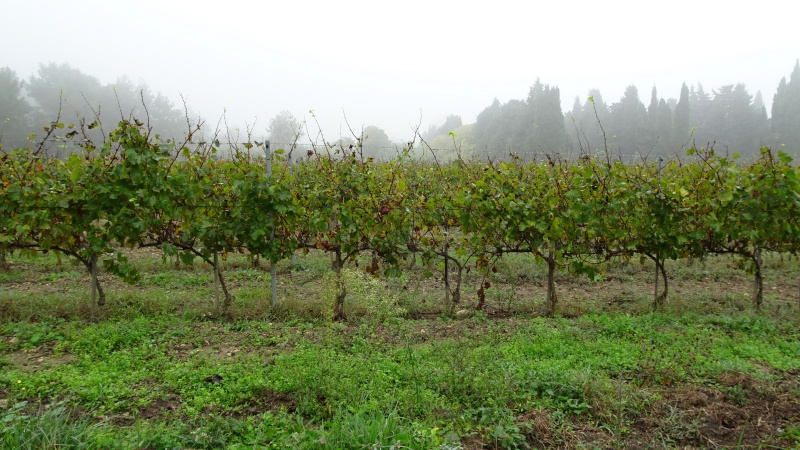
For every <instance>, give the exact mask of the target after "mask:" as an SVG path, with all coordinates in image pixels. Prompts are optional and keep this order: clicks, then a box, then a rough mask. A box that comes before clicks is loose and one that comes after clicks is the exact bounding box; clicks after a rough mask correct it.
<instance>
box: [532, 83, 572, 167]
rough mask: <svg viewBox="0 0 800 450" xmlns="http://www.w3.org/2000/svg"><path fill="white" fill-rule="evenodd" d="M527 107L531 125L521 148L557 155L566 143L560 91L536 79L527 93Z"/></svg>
mask: <svg viewBox="0 0 800 450" xmlns="http://www.w3.org/2000/svg"><path fill="white" fill-rule="evenodd" d="M527 106H528V108H530V110H531V112H530V113H529V115H528V116H529V117H530V119H532V124H530V125H529V129H528V133H527V134H528V136H527V138H526V140H525V142H524V143H523V148H524V149H525V150H528V151H534V152H544V153H559V152H562V151H563V150H564V149H565V147H566V143H567V134H566V131H565V129H564V114H563V113H562V111H561V91H560V90H559V88H558V87H556V86H553V87H551V86H550V85H545V84H542V82H541V81H540V80H539V79H538V78H537V79H536V82H535V83H534V84H533V86H532V87H531V89H530V92H529V93H528V101H527Z"/></svg>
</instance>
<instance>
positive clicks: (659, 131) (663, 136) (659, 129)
mask: <svg viewBox="0 0 800 450" xmlns="http://www.w3.org/2000/svg"><path fill="white" fill-rule="evenodd" d="M647 118H648V124H647V126H648V131H649V134H650V137H649V139H648V141H647V142H646V144H645V145H647V147H648V148H651V149H652V150H653V151H654V152H655V153H656V154H658V155H670V154H671V153H672V109H671V108H670V107H669V105H668V104H667V101H666V100H664V99H663V98H662V99H659V98H658V91H657V90H656V87H655V86H653V91H652V94H651V96H650V106H649V107H648V108H647Z"/></svg>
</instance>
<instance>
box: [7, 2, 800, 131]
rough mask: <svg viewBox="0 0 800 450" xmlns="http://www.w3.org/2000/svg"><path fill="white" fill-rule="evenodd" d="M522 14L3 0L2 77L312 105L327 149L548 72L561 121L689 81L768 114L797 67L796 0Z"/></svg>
mask: <svg viewBox="0 0 800 450" xmlns="http://www.w3.org/2000/svg"><path fill="white" fill-rule="evenodd" d="M521 3H523V2H519V1H505V0H500V1H494V2H474V3H471V2H463V1H459V2H456V1H437V2H431V1H430V0H426V1H421V0H404V1H395V2H391V3H390V2H375V1H346V0H340V1H336V2H332V1H330V0H328V1H308V0H305V1H304V0H293V1H284V2H280V3H279V2H274V1H264V2H255V1H244V0H229V1H226V2H219V1H207V0H194V1H191V2H189V1H183V0H180V1H179V0H161V1H155V0H137V1H135V2H133V1H122V0H116V1H90V0H75V1H72V2H64V1H63V0H60V1H55V0H36V1H25V0H0V7H1V9H0V10H2V11H3V16H4V18H5V19H6V20H4V21H3V22H4V24H3V26H2V27H0V42H2V43H3V53H2V55H3V57H2V58H0V67H2V66H9V67H10V68H11V69H13V70H15V71H16V72H17V75H18V76H20V77H21V78H24V79H27V78H28V77H29V76H30V75H32V74H35V73H36V71H37V69H38V65H39V64H40V63H50V62H55V63H59V64H60V63H65V62H66V63H69V64H70V65H72V66H73V67H76V68H78V69H80V70H81V71H83V72H84V73H86V74H88V75H91V76H94V77H97V78H99V79H100V81H101V82H102V83H112V82H114V81H116V79H117V78H119V77H121V76H124V75H127V76H128V77H130V78H131V79H132V80H133V81H134V82H138V81H143V82H145V83H147V85H148V86H150V88H151V89H152V90H153V91H159V92H161V93H163V94H165V95H167V96H169V97H170V98H172V99H173V100H174V101H175V102H176V104H179V102H180V97H179V94H183V95H184V96H185V97H186V99H187V100H188V106H189V108H190V109H192V110H194V111H198V112H200V113H201V114H202V115H203V116H204V118H205V119H207V120H208V122H210V123H216V121H217V120H218V119H219V117H220V115H221V114H222V113H223V112H225V111H226V112H227V118H228V123H229V124H239V125H240V126H244V124H245V123H248V124H250V125H253V123H254V122H255V131H256V133H257V134H258V133H266V128H267V126H268V123H269V120H270V119H271V118H272V117H273V116H275V115H276V114H277V113H278V112H280V111H282V110H289V111H290V112H292V113H293V114H295V116H297V117H298V118H299V119H301V120H303V119H306V120H307V121H308V122H309V125H311V128H312V130H315V129H316V126H315V124H314V119H313V117H312V116H311V115H310V114H309V112H308V111H309V110H314V113H315V115H316V117H317V119H318V120H319V123H320V125H321V126H322V129H323V131H324V133H325V138H326V139H327V140H329V141H332V140H335V139H337V138H338V137H339V136H340V134H341V135H349V131H348V130H347V125H346V124H345V122H344V118H343V114H346V116H347V119H348V121H349V123H350V125H351V126H352V127H353V128H354V129H356V131H358V130H360V129H361V127H362V126H366V125H377V126H379V127H381V128H383V129H384V130H386V131H387V133H388V134H389V137H390V138H392V139H394V140H407V139H409V138H410V137H411V135H412V131H411V129H412V127H414V126H416V125H417V124H418V123H420V121H421V129H420V130H421V131H425V130H427V128H428V125H429V124H431V123H433V124H441V123H442V122H443V121H444V118H445V116H447V115H448V114H459V115H461V116H462V118H463V121H464V123H472V122H474V121H475V117H476V116H477V114H478V113H479V112H480V111H482V110H483V109H484V108H485V107H486V106H488V105H489V104H490V103H491V102H492V100H493V99H494V98H498V99H499V100H500V101H503V102H505V101H508V100H509V99H515V98H516V99H523V98H525V97H526V96H527V94H528V90H529V88H530V86H531V85H532V84H533V82H534V81H535V80H536V78H537V77H538V78H540V79H541V80H542V82H543V83H546V84H551V85H557V86H559V87H560V89H561V100H562V104H563V109H564V111H565V112H568V111H569V110H570V109H571V106H572V103H573V101H574V98H575V97H576V96H579V97H581V99H585V98H586V96H587V93H588V91H589V89H591V88H597V89H600V91H601V93H602V94H603V98H604V100H605V101H606V102H607V103H609V104H610V103H613V102H616V101H618V100H619V98H620V97H621V96H622V93H623V91H624V90H625V88H626V86H628V85H630V84H635V85H636V86H637V87H638V88H639V93H640V97H641V99H642V101H643V102H644V103H645V104H647V103H648V102H649V98H650V91H651V89H652V87H653V85H655V86H656V87H657V88H658V90H659V92H658V93H659V97H664V98H670V97H672V98H677V97H678V95H679V92H680V87H681V83H683V82H686V83H687V84H688V85H692V84H694V85H696V84H697V83H698V82H699V83H702V84H703V87H704V88H705V89H706V92H709V93H710V92H711V90H712V89H716V88H719V87H720V86H722V85H725V84H732V83H739V82H742V83H745V84H746V86H747V89H748V92H749V93H750V94H751V95H755V93H756V92H757V91H759V90H760V91H761V92H762V95H763V97H764V101H765V102H766V103H767V110H768V111H769V107H770V104H771V102H772V96H773V95H774V93H775V89H776V87H777V85H778V82H779V81H780V78H781V77H783V76H787V77H788V75H789V73H790V72H791V70H792V68H793V66H794V62H795V60H796V59H797V58H798V57H800V44H798V42H800V41H798V39H797V36H796V33H797V31H796V23H795V21H796V18H795V17H794V16H795V14H794V12H792V11H787V8H790V6H788V3H787V2H786V1H785V0H781V1H776V0H765V1H761V2H758V3H757V4H748V5H756V7H755V8H750V7H748V8H742V7H737V6H733V4H731V3H730V2H721V1H720V2H718V1H703V0H694V1H683V0H679V1H672V2H664V3H663V6H657V5H655V4H654V3H652V2H645V3H643V2H637V1H607V2H597V1H583V0H580V1H572V2H556V1H552V2H548V3H544V2H524V3H525V4H521ZM420 117H421V119H420Z"/></svg>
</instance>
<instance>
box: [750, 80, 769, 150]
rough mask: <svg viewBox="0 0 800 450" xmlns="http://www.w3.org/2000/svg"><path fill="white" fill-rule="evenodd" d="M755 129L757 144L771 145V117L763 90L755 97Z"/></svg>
mask: <svg viewBox="0 0 800 450" xmlns="http://www.w3.org/2000/svg"><path fill="white" fill-rule="evenodd" d="M752 108H753V130H754V131H755V136H756V144H757V145H758V146H759V147H761V146H764V145H770V144H771V142H770V137H769V134H770V133H769V119H768V118H767V107H766V106H765V105H764V98H763V97H762V96H761V91H758V92H756V96H755V97H754V98H753V106H752Z"/></svg>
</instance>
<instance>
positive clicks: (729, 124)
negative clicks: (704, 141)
mask: <svg viewBox="0 0 800 450" xmlns="http://www.w3.org/2000/svg"><path fill="white" fill-rule="evenodd" d="M713 93H714V97H713V98H712V100H711V108H710V110H709V115H708V117H707V120H706V122H705V129H704V132H705V133H706V134H708V135H709V136H712V137H713V140H714V141H715V142H716V148H717V150H718V151H721V150H725V151H728V152H731V153H739V154H743V155H745V154H753V153H755V152H756V151H757V136H756V135H757V132H756V130H755V128H754V125H755V120H754V119H755V117H754V114H753V108H752V105H751V101H752V97H751V96H750V94H749V93H748V92H747V89H746V88H745V86H744V84H741V83H739V84H736V85H733V84H729V85H725V86H722V87H721V88H719V90H714V91H713Z"/></svg>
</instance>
